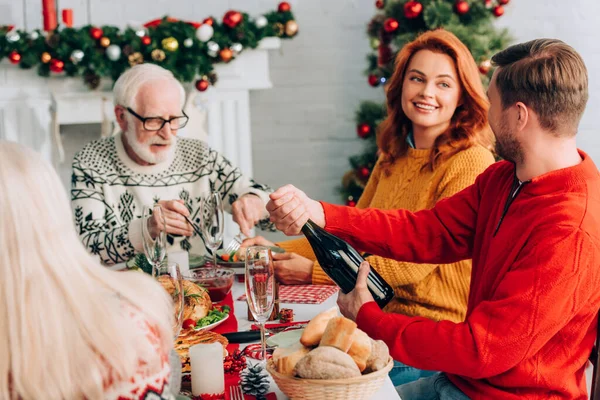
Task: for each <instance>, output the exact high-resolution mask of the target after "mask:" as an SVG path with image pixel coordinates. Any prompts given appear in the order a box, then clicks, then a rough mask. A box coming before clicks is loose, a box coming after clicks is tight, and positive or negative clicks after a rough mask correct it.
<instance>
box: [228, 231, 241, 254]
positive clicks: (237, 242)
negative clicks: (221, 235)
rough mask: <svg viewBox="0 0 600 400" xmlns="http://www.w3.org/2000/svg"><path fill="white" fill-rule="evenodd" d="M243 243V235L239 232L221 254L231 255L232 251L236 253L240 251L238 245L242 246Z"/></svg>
mask: <svg viewBox="0 0 600 400" xmlns="http://www.w3.org/2000/svg"><path fill="white" fill-rule="evenodd" d="M243 241H244V234H243V233H242V232H240V233H238V234H237V235H235V236H234V237H233V239H231V242H229V244H228V245H227V247H225V250H223V252H224V253H225V254H231V253H233V252H234V251H238V250H239V249H240V245H241V244H242V242H243Z"/></svg>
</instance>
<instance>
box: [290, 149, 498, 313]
mask: <svg viewBox="0 0 600 400" xmlns="http://www.w3.org/2000/svg"><path fill="white" fill-rule="evenodd" d="M429 154H430V150H429V149H425V150H420V149H408V154H407V155H406V156H405V157H402V158H401V159H399V160H397V161H396V162H395V163H394V164H393V165H392V166H391V167H388V168H389V169H390V172H391V173H390V174H387V175H386V174H385V172H384V171H383V169H382V168H381V167H380V165H379V163H378V164H377V165H376V166H375V168H374V169H373V172H372V174H371V178H370V179H369V182H368V183H367V186H366V188H365V190H364V192H363V194H362V196H361V198H360V200H359V202H358V204H357V207H359V208H368V207H374V208H380V209H397V208H403V209H406V210H409V211H418V210H423V209H430V208H432V207H433V206H434V205H435V204H436V203H437V202H438V201H439V200H440V199H443V198H445V197H449V196H452V195H453V194H455V193H457V192H459V191H461V190H462V189H464V188H466V187H467V186H470V185H471V184H473V182H474V181H475V178H476V177H477V176H478V175H479V174H480V173H481V172H483V171H484V170H485V169H486V168H487V167H488V166H490V165H491V164H492V163H493V162H494V157H493V156H492V154H491V153H490V152H489V151H488V150H486V149H485V148H483V147H481V146H474V147H471V148H469V149H467V150H464V151H461V152H459V153H457V154H456V155H454V156H453V157H451V158H450V159H449V160H447V161H446V162H444V163H443V164H441V165H439V166H438V167H437V168H436V169H435V170H434V171H431V170H430V169H429V168H423V166H424V165H425V164H426V163H427V162H428V161H429ZM278 245H279V246H281V247H283V248H284V249H285V250H286V251H289V252H294V253H297V254H299V255H301V256H304V257H306V258H309V259H311V260H313V261H315V264H314V267H313V278H312V280H313V283H314V284H332V281H331V280H330V279H329V277H328V276H327V275H326V274H325V272H323V269H322V268H321V267H320V265H319V263H318V262H317V261H316V257H315V254H314V253H313V251H312V248H311V247H310V244H309V243H308V241H307V240H306V239H305V238H302V239H296V240H290V241H286V242H282V243H278ZM358 250H360V249H358ZM368 261H369V263H370V264H371V266H373V267H374V268H375V269H376V270H377V272H379V274H381V276H382V277H383V278H384V279H385V280H386V281H387V282H388V283H389V284H390V285H391V286H392V287H393V288H394V292H395V296H394V299H393V300H392V301H391V302H390V303H389V304H388V305H387V306H386V308H385V311H388V312H396V313H401V314H404V315H409V316H424V317H427V318H430V319H433V320H442V319H446V320H451V321H455V322H460V321H463V319H464V317H465V312H466V309H467V297H468V294H469V283H470V279H471V261H470V260H467V261H461V262H457V263H454V264H443V265H439V264H413V263H407V262H400V261H394V260H392V259H389V258H383V257H376V256H371V257H368Z"/></svg>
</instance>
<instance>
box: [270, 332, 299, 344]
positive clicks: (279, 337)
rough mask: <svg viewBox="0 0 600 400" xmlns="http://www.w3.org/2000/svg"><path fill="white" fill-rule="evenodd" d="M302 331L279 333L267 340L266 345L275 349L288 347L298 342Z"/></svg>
mask: <svg viewBox="0 0 600 400" xmlns="http://www.w3.org/2000/svg"><path fill="white" fill-rule="evenodd" d="M302 332H304V329H294V330H291V331H285V332H280V333H278V334H276V335H273V336H271V337H269V338H268V339H267V345H269V346H277V347H289V346H291V345H293V344H295V343H297V342H299V341H300V337H301V336H302Z"/></svg>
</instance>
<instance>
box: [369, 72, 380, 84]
mask: <svg viewBox="0 0 600 400" xmlns="http://www.w3.org/2000/svg"><path fill="white" fill-rule="evenodd" d="M369 85H371V86H373V87H376V86H378V85H379V77H378V76H377V75H369Z"/></svg>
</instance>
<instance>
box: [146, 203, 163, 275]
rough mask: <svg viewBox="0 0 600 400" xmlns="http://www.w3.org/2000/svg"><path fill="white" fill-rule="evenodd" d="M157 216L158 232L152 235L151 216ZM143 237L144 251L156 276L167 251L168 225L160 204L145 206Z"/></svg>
mask: <svg viewBox="0 0 600 400" xmlns="http://www.w3.org/2000/svg"><path fill="white" fill-rule="evenodd" d="M153 216H154V218H155V220H157V221H158V228H159V231H158V234H157V235H156V237H152V235H151V233H150V227H149V226H148V225H149V224H150V218H153ZM142 218H143V222H142V238H143V243H144V253H145V254H146V259H147V260H148V262H149V263H150V265H152V276H156V269H157V268H158V267H159V266H160V265H161V264H162V262H163V261H164V259H165V255H166V253H167V225H166V223H165V217H164V214H163V210H162V208H161V206H160V205H159V204H155V205H154V206H153V207H152V208H150V207H148V206H144V209H143V211H142Z"/></svg>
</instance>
